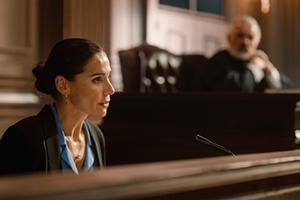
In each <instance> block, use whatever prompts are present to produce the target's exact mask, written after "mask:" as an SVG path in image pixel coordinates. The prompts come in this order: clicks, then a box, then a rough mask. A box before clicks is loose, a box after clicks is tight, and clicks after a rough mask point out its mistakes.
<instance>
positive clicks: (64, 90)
mask: <svg viewBox="0 0 300 200" xmlns="http://www.w3.org/2000/svg"><path fill="white" fill-rule="evenodd" d="M55 87H56V89H57V91H58V92H59V93H61V94H63V95H67V94H69V93H70V91H69V90H70V89H69V81H68V80H67V79H66V78H65V77H63V76H60V75H58V76H56V77H55Z"/></svg>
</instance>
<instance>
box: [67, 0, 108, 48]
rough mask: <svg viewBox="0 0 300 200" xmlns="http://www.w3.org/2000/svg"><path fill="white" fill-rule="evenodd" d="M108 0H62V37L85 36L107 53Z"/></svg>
mask: <svg viewBox="0 0 300 200" xmlns="http://www.w3.org/2000/svg"><path fill="white" fill-rule="evenodd" d="M109 23H110V1H109V0H64V8H63V38H73V37H79V38H86V39H90V40H92V41H93V42H96V43H98V44H100V45H101V46H102V47H103V48H104V50H105V51H106V53H107V54H109V34H110V26H109Z"/></svg>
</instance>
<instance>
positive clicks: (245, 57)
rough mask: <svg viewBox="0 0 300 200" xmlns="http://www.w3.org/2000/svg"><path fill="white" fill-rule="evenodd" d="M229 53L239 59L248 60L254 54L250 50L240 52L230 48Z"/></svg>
mask: <svg viewBox="0 0 300 200" xmlns="http://www.w3.org/2000/svg"><path fill="white" fill-rule="evenodd" d="M229 54H230V55H231V56H233V57H235V58H237V59H239V60H243V61H247V60H250V58H251V57H252V54H251V53H249V52H240V51H231V50H229Z"/></svg>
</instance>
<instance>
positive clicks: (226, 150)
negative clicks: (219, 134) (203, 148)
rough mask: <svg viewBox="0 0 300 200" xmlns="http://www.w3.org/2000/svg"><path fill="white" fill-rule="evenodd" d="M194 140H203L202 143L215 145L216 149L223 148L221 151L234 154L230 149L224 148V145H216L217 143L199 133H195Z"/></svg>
mask: <svg viewBox="0 0 300 200" xmlns="http://www.w3.org/2000/svg"><path fill="white" fill-rule="evenodd" d="M196 140H198V141H200V142H203V143H205V144H208V145H211V146H214V147H216V148H218V149H221V150H223V151H225V152H227V153H229V154H230V155H233V156H235V155H234V153H232V151H230V150H229V149H227V148H225V147H223V146H221V145H218V144H216V143H214V142H212V141H210V140H209V139H206V138H205V137H203V136H201V135H199V134H197V135H196Z"/></svg>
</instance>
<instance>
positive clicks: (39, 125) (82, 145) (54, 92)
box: [0, 38, 115, 174]
mask: <svg viewBox="0 0 300 200" xmlns="http://www.w3.org/2000/svg"><path fill="white" fill-rule="evenodd" d="M32 73H33V74H34V76H35V77H36V81H35V86H36V88H37V90H39V91H40V92H42V93H45V94H50V95H51V96H52V97H53V100H54V103H53V104H52V105H46V106H44V108H43V109H42V110H41V111H40V112H39V113H38V114H37V115H36V116H32V117H29V118H26V119H23V120H21V121H20V122H18V123H16V124H14V125H13V126H11V127H9V128H8V129H7V130H6V132H5V133H4V135H3V137H2V139H1V141H0V159H1V164H0V174H11V173H24V172H35V171H44V172H46V173H48V172H53V171H57V170H60V171H62V172H72V171H73V172H74V173H76V174H78V173H81V172H84V171H88V170H92V169H94V168H96V167H104V166H105V149H104V137H103V134H102V132H101V131H100V129H99V128H98V127H97V126H96V125H94V124H92V123H91V122H89V121H88V120H87V119H86V118H87V116H88V115H93V116H97V117H104V116H105V115H106V112H107V108H108V106H109V101H110V95H112V94H114V92H115V90H114V88H113V86H112V85H111V83H110V80H109V77H110V73H111V68H110V64H109V60H108V58H107V56H106V54H105V52H104V51H103V50H102V48H101V47H100V46H99V45H97V44H95V43H93V42H91V41H89V40H85V39H79V38H74V39H66V40H62V41H60V42H59V43H57V44H56V45H55V46H54V47H53V49H52V50H51V51H50V54H49V56H48V58H47V60H46V61H45V62H44V63H42V62H40V63H39V64H37V66H36V67H35V68H33V70H32Z"/></svg>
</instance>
